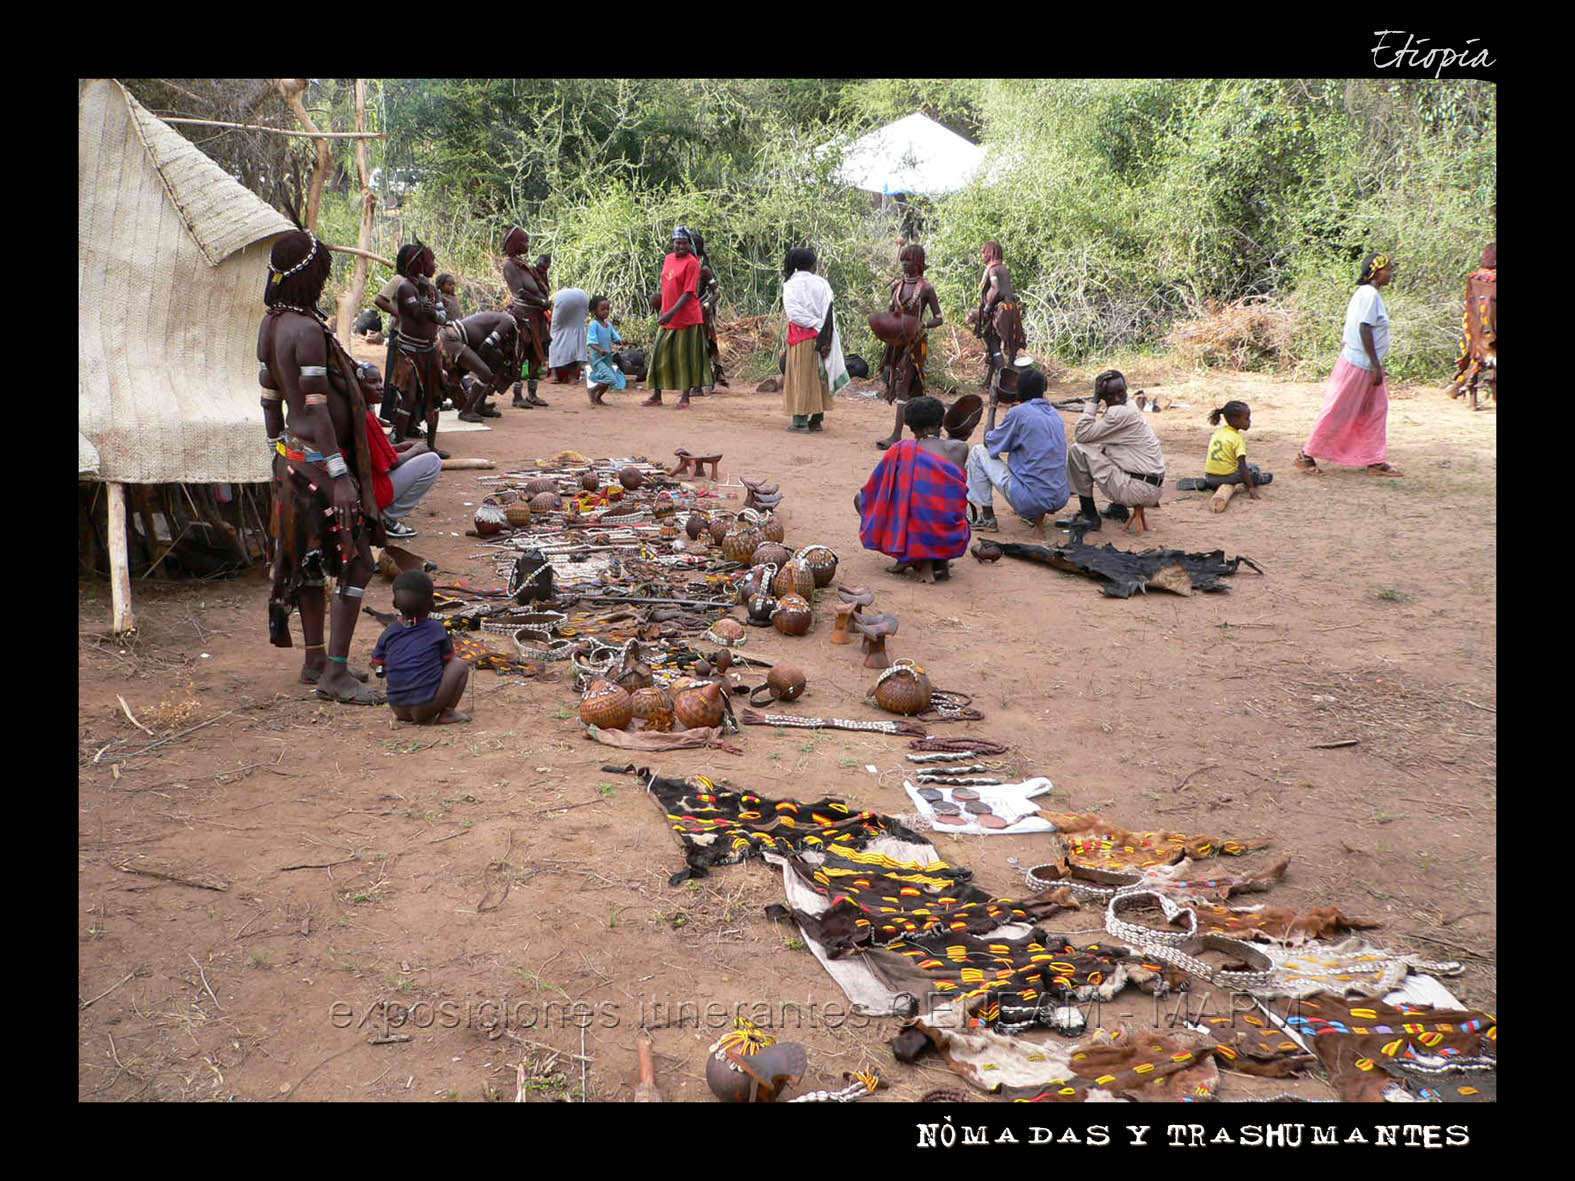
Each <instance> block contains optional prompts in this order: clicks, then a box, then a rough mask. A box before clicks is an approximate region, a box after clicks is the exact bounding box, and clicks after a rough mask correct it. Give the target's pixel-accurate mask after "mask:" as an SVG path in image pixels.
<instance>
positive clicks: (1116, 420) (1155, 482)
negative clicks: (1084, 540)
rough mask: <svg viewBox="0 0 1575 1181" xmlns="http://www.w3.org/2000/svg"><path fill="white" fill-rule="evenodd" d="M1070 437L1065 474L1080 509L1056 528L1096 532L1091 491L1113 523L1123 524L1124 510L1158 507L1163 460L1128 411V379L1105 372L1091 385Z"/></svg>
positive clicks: (1149, 430) (1138, 417)
mask: <svg viewBox="0 0 1575 1181" xmlns="http://www.w3.org/2000/svg"><path fill="white" fill-rule="evenodd" d="M1101 409H1103V411H1104V414H1103V415H1102V416H1101V415H1100V413H1099V412H1100V410H1101ZM1072 437H1073V439H1074V440H1075V441H1074V442H1073V443H1072V444H1071V446H1069V447H1068V448H1067V449H1066V473H1067V478H1068V480H1069V481H1070V483H1071V485H1072V491H1073V492H1074V493H1076V495H1077V500H1078V506H1079V507H1078V512H1077V515H1076V516H1074V517H1070V518H1066V519H1064V520H1062V521H1057V522H1056V523H1057V524H1058V525H1062V526H1063V527H1065V528H1070V529H1082V530H1086V531H1093V530H1097V529H1098V528H1099V527H1100V522H1099V508H1098V506H1097V505H1095V503H1094V488H1095V487H1096V486H1097V487H1098V488H1099V491H1100V492H1101V493H1103V494H1104V496H1105V498H1106V499H1107V500H1109V501H1110V505H1111V508H1110V515H1111V516H1112V517H1113V518H1114V519H1116V520H1118V521H1119V520H1125V519H1126V516H1127V509H1128V508H1136V507H1137V506H1139V505H1142V506H1143V507H1144V508H1149V507H1152V506H1154V505H1157V504H1158V503H1159V491H1160V487H1161V486H1162V485H1163V484H1164V482H1165V456H1164V455H1163V454H1162V453H1161V451H1160V449H1159V439H1158V438H1157V437H1156V436H1155V434H1154V428H1153V427H1151V426H1149V425H1148V423H1147V422H1146V421H1145V420H1144V417H1143V413H1142V411H1140V410H1138V409H1136V408H1135V407H1133V406H1129V405H1127V379H1126V378H1125V377H1123V376H1122V375H1121V372H1120V371H1119V370H1116V369H1107V370H1105V372H1103V373H1101V374H1100V375H1099V376H1098V377H1096V378H1095V379H1094V399H1093V401H1091V402H1087V403H1085V404H1084V406H1083V414H1082V416H1081V417H1080V418H1079V419H1078V420H1077V425H1076V427H1074V428H1073V432H1072Z"/></svg>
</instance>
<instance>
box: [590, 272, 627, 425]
mask: <svg viewBox="0 0 1575 1181" xmlns="http://www.w3.org/2000/svg"><path fill="white" fill-rule="evenodd" d="M611 314H612V301H611V300H610V299H608V298H607V297H606V296H605V295H598V296H597V297H596V298H595V299H593V300H591V327H590V331H589V333H588V334H587V335H586V339H585V347H586V349H587V350H588V351H589V352H590V357H591V375H590V379H591V383H592V384H591V388H590V390H589V391H588V393H589V395H590V399H591V405H592V406H605V405H606V403H605V402H603V401H602V395H603V394H605V393H606V392H607V391H608V390H609V389H614V390H621V389H623V388H624V387H625V386H627V385H628V384H629V383H628V380H627V379H626V378H625V377H624V375H623V373H622V372H621V371H620V370H619V368H618V366H616V365H614V364H613V359H612V356H613V346H614V345H615V344H618V343H619V342H620V341H622V340H623V337H621V336H619V335H618V330H617V329H616V328H614V327H613V326H612V325H611V324H609V323H608V322H607V317H608V316H610V315H611Z"/></svg>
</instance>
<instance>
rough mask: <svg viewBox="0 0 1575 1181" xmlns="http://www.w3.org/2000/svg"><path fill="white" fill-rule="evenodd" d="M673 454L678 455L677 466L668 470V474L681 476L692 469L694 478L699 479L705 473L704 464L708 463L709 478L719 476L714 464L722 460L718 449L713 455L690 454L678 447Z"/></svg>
mask: <svg viewBox="0 0 1575 1181" xmlns="http://www.w3.org/2000/svg"><path fill="white" fill-rule="evenodd" d="M673 454H674V455H676V456H678V466H677V467H675V468H674V469H673V470H672V471H670V472H668V473H667V474H668V475H670V476H682V475H687V474H688V473H689V472H690V471H691V470H693V472H694V475H695V478H696V479H700V478H701V477H703V476H705V474H706V473H705V465H706V464H710V465H711V475H710V478H711V479H713V480H715V479H718V478H719V477H718V476H717V474H716V465H717V464H719V463H721V462H722V453H721V452H720V451H718V452H717V453H716V454H715V455H690V454H689V452H687V451H685V450H684V449H683V448H682V447H680V448H678V450H676V451H674V452H673Z"/></svg>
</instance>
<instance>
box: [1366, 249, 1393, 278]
mask: <svg viewBox="0 0 1575 1181" xmlns="http://www.w3.org/2000/svg"><path fill="white" fill-rule="evenodd" d="M1389 263H1390V258H1389V256H1388V255H1387V254H1375V255H1373V265H1372V267H1371V268H1369V270H1368V272H1367V273H1368V274H1370V275H1376V274H1377V273H1378V272H1379V271H1381V270H1383V269H1384V268H1385V267H1386V266H1388V265H1389Z"/></svg>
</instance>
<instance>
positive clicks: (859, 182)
mask: <svg viewBox="0 0 1575 1181" xmlns="http://www.w3.org/2000/svg"><path fill="white" fill-rule="evenodd" d="M983 161H984V149H983V148H981V147H980V146H979V145H978V144H974V143H970V142H968V141H967V140H966V139H964V138H963V137H962V136H960V135H958V134H957V133H956V132H955V131H949V130H947V129H946V128H945V127H942V126H941V125H940V124H939V123H937V122H935V120H933V119H930V118H928V117H927V116H925V115H922V114H919V113H918V112H915V113H914V114H912V115H908V116H906V117H905V118H902V119H898V120H897V121H896V122H895V123H888V124H887V125H886V126H885V127H880V128H877V129H876V130H874V131H871V132H869V133H868V134H866V135H863V136H860V137H859V138H858V139H856V140H854V141H853V142H852V143H851V144H849V145H848V146H847V148H846V149H844V151H843V155H842V165H841V167H840V168H839V169H838V170H837V178H838V179H839V180H841V181H842V182H843V183H844V184H849V185H852V186H853V187H854V188H856V189H864V190H865V191H867V192H871V193H887V194H890V193H924V194H927V195H931V196H938V195H940V194H943V193H953V192H956V191H957V190H958V189H960V188H962V187H963V186H964V185H966V184H967V183H968V181H969V180H970V179H972V177H973V176H974V174H975V173H976V172H977V171H978V169H979V166H980V165H981V164H982V163H983Z"/></svg>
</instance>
